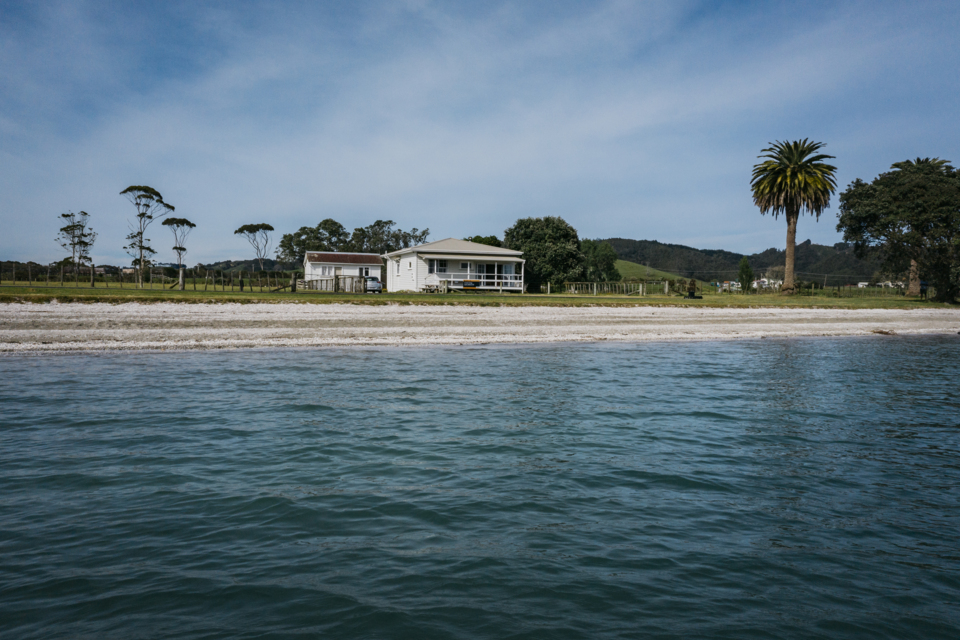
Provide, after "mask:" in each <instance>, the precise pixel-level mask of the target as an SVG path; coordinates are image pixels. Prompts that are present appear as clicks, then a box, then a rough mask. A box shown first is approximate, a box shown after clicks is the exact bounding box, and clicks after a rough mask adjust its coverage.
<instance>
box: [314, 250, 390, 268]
mask: <svg viewBox="0 0 960 640" xmlns="http://www.w3.org/2000/svg"><path fill="white" fill-rule="evenodd" d="M304 262H323V263H325V264H375V265H377V266H380V265H382V264H383V263H382V262H381V260H380V256H378V255H377V254H375V253H338V252H333V251H308V252H307V254H306V256H304Z"/></svg>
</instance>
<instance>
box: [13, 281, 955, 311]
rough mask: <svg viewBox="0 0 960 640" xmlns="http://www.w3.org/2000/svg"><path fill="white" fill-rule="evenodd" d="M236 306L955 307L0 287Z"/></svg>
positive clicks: (907, 302)
mask: <svg viewBox="0 0 960 640" xmlns="http://www.w3.org/2000/svg"><path fill="white" fill-rule="evenodd" d="M53 300H56V301H58V302H106V303H111V304H119V303H123V302H184V303H197V302H213V303H218V302H236V303H277V302H297V303H304V304H328V303H334V302H340V303H348V304H369V305H382V304H425V305H435V304H436V305H468V306H501V305H502V306H553V307H565V306H571V307H576V306H611V307H615V306H631V307H632V306H684V307H725V308H737V307H790V308H841V309H920V308H924V309H930V308H954V309H956V308H958V307H957V306H955V305H953V306H951V305H945V304H939V303H934V302H921V301H919V300H917V299H915V298H906V297H902V296H889V297H881V298H869V297H864V298H858V297H851V298H834V297H830V296H826V295H824V296H806V295H804V296H779V295H741V294H711V293H707V294H705V295H704V297H703V299H702V300H684V299H683V298H682V297H680V295H678V294H673V295H651V296H645V297H642V298H641V297H638V296H636V295H632V296H624V295H599V296H591V295H570V294H553V295H549V296H548V295H543V294H524V295H519V294H498V293H459V294H456V293H451V294H447V295H440V294H416V293H392V294H391V293H385V294H382V295H374V294H366V295H358V294H331V293H296V294H291V293H289V292H279V293H268V292H264V293H260V292H259V291H255V292H249V291H247V292H244V293H240V292H239V291H233V292H231V291H216V292H214V291H192V290H187V291H175V290H169V289H167V290H161V289H153V290H150V289H142V290H141V289H133V288H129V287H125V288H123V289H119V288H116V289H114V288H110V289H104V288H100V287H98V288H93V289H91V288H90V287H81V288H72V287H64V288H62V289H61V288H59V287H49V288H48V287H26V286H18V287H12V286H3V287H0V302H38V303H44V302H51V301H53Z"/></svg>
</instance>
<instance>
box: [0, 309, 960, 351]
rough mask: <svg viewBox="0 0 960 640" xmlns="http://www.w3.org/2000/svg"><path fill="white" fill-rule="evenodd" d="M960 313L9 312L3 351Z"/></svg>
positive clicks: (703, 327)
mask: <svg viewBox="0 0 960 640" xmlns="http://www.w3.org/2000/svg"><path fill="white" fill-rule="evenodd" d="M958 331H960V309H958V310H952V309H950V310H943V309H938V310H892V309H879V310H839V309H775V308H774V309H694V308H683V307H577V308H569V307H567V308H556V307H470V306H413V305H404V306H398V305H386V306H361V305H344V304H329V305H313V304H171V303H159V304H139V303H128V304H119V305H111V304H56V303H53V304H2V305H0V352H3V353H23V352H52V351H98V350H138V349H176V350H185V349H231V348H251V347H334V346H337V347H340V346H416V345H460V344H489V343H537V342H589V341H604V340H609V341H625V342H639V341H650V340H727V339H750V338H784V337H799V336H863V335H873V334H876V335H878V336H884V335H891V334H896V335H916V334H956V333H957V332H958Z"/></svg>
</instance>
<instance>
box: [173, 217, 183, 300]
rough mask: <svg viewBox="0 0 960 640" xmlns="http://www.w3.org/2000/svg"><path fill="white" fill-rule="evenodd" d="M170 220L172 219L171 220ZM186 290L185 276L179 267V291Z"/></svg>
mask: <svg viewBox="0 0 960 640" xmlns="http://www.w3.org/2000/svg"><path fill="white" fill-rule="evenodd" d="M171 219H172V218H171ZM186 288H187V274H186V273H185V272H184V271H183V265H182V264H181V265H180V291H183V290H184V289H186Z"/></svg>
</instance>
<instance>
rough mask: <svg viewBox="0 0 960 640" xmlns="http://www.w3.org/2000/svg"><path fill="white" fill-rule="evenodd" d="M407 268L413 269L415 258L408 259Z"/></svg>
mask: <svg viewBox="0 0 960 640" xmlns="http://www.w3.org/2000/svg"><path fill="white" fill-rule="evenodd" d="M407 269H413V260H408V261H407Z"/></svg>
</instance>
